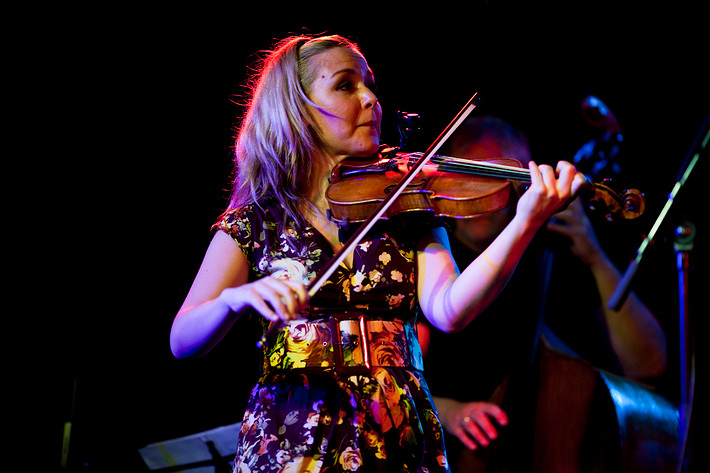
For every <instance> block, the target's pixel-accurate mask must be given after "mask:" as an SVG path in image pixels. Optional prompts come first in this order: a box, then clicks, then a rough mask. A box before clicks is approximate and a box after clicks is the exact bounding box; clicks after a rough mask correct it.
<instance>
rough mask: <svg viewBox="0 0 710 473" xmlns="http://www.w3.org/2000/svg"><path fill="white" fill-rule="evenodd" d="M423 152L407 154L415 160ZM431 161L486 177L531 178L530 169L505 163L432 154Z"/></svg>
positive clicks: (444, 166) (463, 172) (443, 167)
mask: <svg viewBox="0 0 710 473" xmlns="http://www.w3.org/2000/svg"><path fill="white" fill-rule="evenodd" d="M420 154H421V153H410V154H408V155H405V156H406V158H405V159H407V160H408V161H409V162H412V161H415V160H416V159H417V155H420ZM431 162H433V163H435V164H438V165H439V169H440V170H442V171H445V172H460V173H462V174H476V175H480V176H485V177H496V178H503V179H519V180H530V170H529V169H523V168H519V167H515V166H508V165H505V164H498V163H490V162H475V161H472V160H470V159H462V158H454V157H450V156H436V155H435V156H432V158H431Z"/></svg>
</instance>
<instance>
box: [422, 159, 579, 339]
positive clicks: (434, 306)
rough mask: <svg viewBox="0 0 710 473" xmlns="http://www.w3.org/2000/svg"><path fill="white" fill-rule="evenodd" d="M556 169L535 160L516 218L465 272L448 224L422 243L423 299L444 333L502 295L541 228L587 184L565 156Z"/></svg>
mask: <svg viewBox="0 0 710 473" xmlns="http://www.w3.org/2000/svg"><path fill="white" fill-rule="evenodd" d="M556 171H557V172H555V170H554V169H553V168H551V167H550V166H547V165H540V166H537V165H536V164H535V163H534V162H531V163H530V188H529V189H528V190H527V191H526V192H525V193H524V194H523V195H522V196H521V197H520V199H519V200H518V203H517V207H516V213H515V217H513V219H512V220H511V222H510V223H509V224H508V225H507V226H506V227H505V229H504V230H503V231H502V232H501V233H500V234H499V235H498V237H497V238H496V239H495V240H494V241H493V242H492V243H491V244H490V246H489V247H488V248H487V249H486V250H485V251H484V252H483V253H481V255H479V256H478V257H477V258H476V259H475V260H473V261H472V262H471V264H470V265H469V266H468V267H466V268H465V269H464V270H463V272H461V273H459V270H458V268H457V266H456V263H455V261H454V258H453V255H452V254H451V248H450V246H449V241H448V236H447V235H446V231H445V230H444V229H443V228H438V229H436V230H434V231H433V232H431V234H429V235H428V236H427V237H425V238H424V239H423V240H422V241H421V242H420V244H419V248H418V251H417V270H418V278H417V279H418V283H417V284H418V293H419V302H420V305H421V307H422V310H423V312H424V315H425V316H426V317H427V318H428V319H429V321H430V322H431V323H432V324H433V325H434V326H435V327H437V328H438V329H440V330H442V331H445V332H456V331H458V330H461V329H463V328H464V327H465V326H466V325H468V324H469V323H470V322H471V321H472V320H473V319H474V318H475V317H476V316H477V315H478V314H480V313H481V312H482V311H483V310H484V309H485V308H486V307H487V306H488V305H489V304H490V303H491V302H492V301H493V300H494V299H495V298H496V297H497V295H498V294H499V293H500V291H501V290H502V289H503V287H504V286H505V285H506V283H507V282H508V279H509V278H510V276H511V274H512V273H513V270H514V269H515V267H516V266H517V264H518V261H519V260H520V257H521V256H522V255H523V252H524V251H525V249H526V248H527V246H528V245H529V244H530V242H531V241H532V239H533V237H534V236H535V233H536V232H537V230H538V229H539V228H540V227H541V226H542V225H543V224H544V223H545V222H546V221H547V220H548V219H549V218H550V217H551V216H552V215H554V214H555V213H556V212H558V211H559V210H561V209H563V208H564V207H565V206H566V205H567V204H568V203H569V202H570V201H571V199H572V198H573V197H574V196H575V194H576V193H577V191H578V190H579V188H580V187H581V185H582V184H583V183H584V176H583V175H582V174H580V173H577V172H576V170H575V168H574V166H572V165H571V164H569V163H567V162H564V161H561V162H560V163H559V164H558V165H557V170H556Z"/></svg>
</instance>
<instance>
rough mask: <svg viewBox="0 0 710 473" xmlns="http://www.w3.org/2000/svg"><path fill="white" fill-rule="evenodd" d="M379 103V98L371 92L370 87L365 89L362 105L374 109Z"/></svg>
mask: <svg viewBox="0 0 710 473" xmlns="http://www.w3.org/2000/svg"><path fill="white" fill-rule="evenodd" d="M376 103H377V96H376V95H375V94H374V92H372V91H371V90H370V88H369V87H366V86H365V87H364V89H363V93H362V104H363V106H364V107H365V108H372V107H374V106H375V104H376Z"/></svg>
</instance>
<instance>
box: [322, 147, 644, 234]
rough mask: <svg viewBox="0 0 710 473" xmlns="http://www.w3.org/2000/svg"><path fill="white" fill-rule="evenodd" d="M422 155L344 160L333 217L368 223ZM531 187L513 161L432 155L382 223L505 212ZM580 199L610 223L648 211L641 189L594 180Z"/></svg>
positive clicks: (336, 172)
mask: <svg viewBox="0 0 710 473" xmlns="http://www.w3.org/2000/svg"><path fill="white" fill-rule="evenodd" d="M421 156H422V153H398V152H397V151H396V149H394V148H385V149H383V150H381V152H380V153H379V155H378V157H377V159H375V160H372V161H370V162H364V163H363V162H362V161H356V160H345V161H343V162H341V163H340V164H338V165H337V166H336V167H335V168H334V169H333V172H332V174H331V183H330V185H329V186H328V189H327V190H326V199H327V200H328V204H329V207H330V210H329V213H330V218H331V219H332V220H334V221H336V222H338V223H339V224H340V225H347V224H349V223H351V222H362V221H364V220H366V219H367V218H368V217H369V216H370V215H372V213H373V212H374V211H375V209H376V208H377V207H378V206H379V205H380V204H381V203H382V201H383V200H384V199H385V198H386V197H387V196H388V195H389V194H391V193H392V191H393V189H395V188H396V187H397V185H398V183H399V182H400V181H401V180H402V176H403V175H404V173H406V172H408V171H410V170H411V168H412V166H413V165H414V163H416V162H418V160H419V159H421ZM529 182H530V171H529V170H528V169H524V168H523V167H522V164H521V163H520V162H519V161H517V160H515V159H510V158H499V159H494V160H480V159H463V158H456V157H450V156H438V155H433V156H432V157H431V158H430V159H429V161H428V163H427V164H426V165H425V166H424V167H423V168H422V170H421V171H420V172H419V173H418V174H417V175H416V176H415V178H414V179H413V180H412V181H411V182H410V183H409V184H408V185H407V186H406V188H405V189H404V190H403V192H402V193H401V195H400V196H399V198H398V199H397V200H396V201H395V202H393V203H392V205H390V206H389V207H388V209H387V211H386V212H385V213H384V215H383V216H382V217H381V218H383V219H386V218H390V217H393V216H395V215H397V214H400V213H404V212H431V213H434V214H436V215H437V216H439V217H450V218H471V217H474V216H476V215H481V214H485V213H489V212H495V211H497V210H500V209H502V208H504V207H507V206H508V205H509V204H510V203H511V202H512V201H513V199H514V198H515V197H516V196H517V195H519V194H520V193H522V191H523V190H524V189H521V187H522V186H520V185H518V186H516V183H529ZM580 197H582V198H583V199H584V200H585V201H586V202H587V203H588V205H589V206H590V207H591V208H592V209H594V210H597V211H600V212H602V213H603V214H604V215H605V217H606V218H607V220H610V221H611V220H616V219H619V218H621V219H634V218H637V217H638V216H640V215H641V214H642V213H643V212H644V209H645V198H644V195H643V194H642V193H641V192H640V191H639V190H637V189H627V190H625V191H624V192H623V193H622V194H621V195H619V194H618V193H616V192H615V191H614V190H613V189H611V188H610V187H609V186H608V185H607V184H606V183H595V182H592V181H591V180H590V179H587V181H586V183H585V184H584V185H583V186H582V188H581V189H580Z"/></svg>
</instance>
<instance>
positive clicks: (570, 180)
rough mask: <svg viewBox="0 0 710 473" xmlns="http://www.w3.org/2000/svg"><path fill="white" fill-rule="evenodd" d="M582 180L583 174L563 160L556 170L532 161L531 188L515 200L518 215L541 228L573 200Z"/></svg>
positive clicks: (583, 179)
mask: <svg viewBox="0 0 710 473" xmlns="http://www.w3.org/2000/svg"><path fill="white" fill-rule="evenodd" d="M585 180H586V179H585V177H584V175H583V174H582V173H579V172H577V170H576V169H575V167H574V166H573V165H572V164H570V163H568V162H566V161H560V162H559V163H557V168H556V169H552V167H551V166H549V165H547V164H541V165H539V166H538V165H537V164H536V163H534V162H533V161H531V162H530V187H529V188H528V190H527V191H525V193H523V195H522V196H521V197H520V199H519V200H518V205H517V214H518V215H521V216H524V217H527V218H529V219H530V220H531V221H532V222H533V223H534V224H535V226H536V227H540V226H542V225H543V224H544V223H545V222H546V221H547V220H548V219H549V218H550V217H552V216H553V215H554V214H555V213H557V212H559V211H560V210H562V209H564V208H565V207H566V206H567V205H568V204H569V203H570V202H571V201H572V199H573V198H574V197H575V196H576V194H577V191H579V188H580V187H581V186H582V185H583V184H584V182H585Z"/></svg>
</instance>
